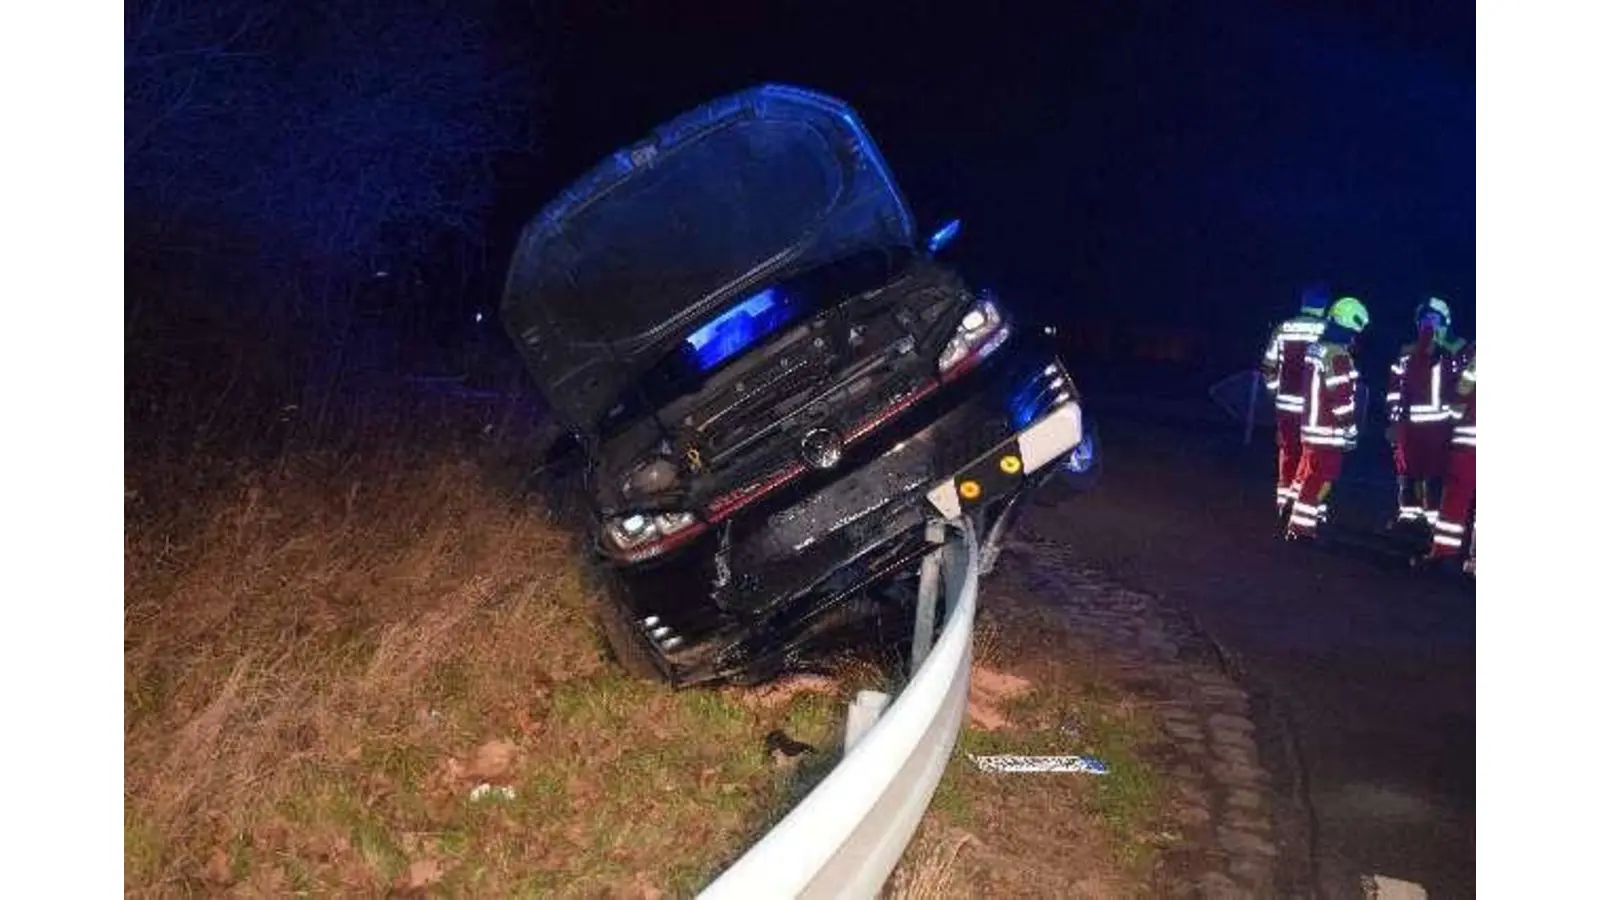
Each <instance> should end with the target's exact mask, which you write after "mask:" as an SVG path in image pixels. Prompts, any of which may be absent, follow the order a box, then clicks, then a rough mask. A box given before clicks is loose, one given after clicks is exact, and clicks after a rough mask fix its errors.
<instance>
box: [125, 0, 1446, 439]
mask: <svg viewBox="0 0 1600 900" xmlns="http://www.w3.org/2000/svg"><path fill="white" fill-rule="evenodd" d="M173 9H174V7H172V6H171V5H170V4H166V5H163V6H155V5H152V4H150V3H136V4H134V5H132V6H130V7H129V9H128V14H127V19H126V22H127V35H128V43H127V49H128V58H127V62H126V74H127V85H128V87H127V96H128V101H127V126H126V128H127V134H128V145H127V163H126V166H127V177H128V198H127V199H128V203H127V219H128V222H127V224H128V248H127V249H128V274H127V278H128V285H127V286H128V313H129V315H128V323H129V324H128V331H127V335H128V350H129V353H128V363H127V365H128V376H129V379H128V380H129V386H130V387H129V397H130V399H129V413H130V415H129V425H130V433H132V432H133V431H135V430H137V428H138V425H139V423H140V422H141V421H152V422H153V421H156V418H155V417H152V416H151V415H149V414H148V413H149V410H148V408H147V406H148V404H143V403H142V402H141V401H140V400H138V399H136V398H138V397H143V396H147V395H151V396H153V395H154V394H158V393H162V392H165V393H168V394H170V393H171V392H173V391H179V392H181V391H183V390H186V389H189V388H188V387H186V386H193V385H197V384H200V383H202V382H206V381H208V379H210V378H212V377H220V375H221V374H222V373H230V377H232V378H233V381H234V382H235V384H237V383H239V382H241V381H243V382H253V383H259V385H260V386H259V389H258V390H257V393H256V394H253V395H251V396H253V397H255V398H256V400H257V401H259V402H260V403H261V404H292V403H295V402H297V400H301V399H304V397H305V396H306V395H307V393H308V392H313V391H315V390H318V389H319V388H325V387H327V386H328V385H330V384H333V383H334V382H339V383H343V384H353V383H355V382H357V381H360V380H361V378H362V377H369V376H372V377H375V376H376V375H377V374H379V373H382V374H384V375H388V376H393V375H397V374H413V375H414V374H418V373H433V374H447V373H458V372H462V371H468V370H473V371H476V370H479V369H481V368H482V367H483V366H485V365H486V364H487V363H486V361H488V360H495V361H497V362H501V363H503V362H504V361H506V360H511V359H512V356H511V351H510V347H509V343H508V342H507V341H506V340H505V339H504V337H503V335H502V334H501V333H500V332H499V329H498V325H497V324H496V323H495V322H494V317H493V308H494V306H495V303H496V300H497V293H498V289H499V284H500V281H501V279H502V278H503V276H504V265H505V259H506V257H507V255H508V253H509V249H510V242H511V240H512V239H513V238H514V236H515V233H516V231H517V229H518V228H519V227H520V225H521V224H522V222H523V221H525V220H526V218H528V217H529V216H530V215H531V214H532V213H533V212H534V211H535V210H536V209H537V207H538V206H539V205H540V204H542V203H543V202H544V201H546V200H547V199H549V198H550V196H551V195H552V194H553V193H554V192H555V191H557V190H559V189H560V188H561V187H562V186H564V185H565V184H566V183H567V182H569V181H570V180H572V179H573V178H575V177H576V176H578V175H579V174H581V173H582V171H583V170H584V169H586V168H587V167H588V166H589V165H591V164H592V163H593V162H595V161H596V160H597V159H598V158H599V157H600V156H601V155H602V154H604V153H607V152H609V151H610V150H612V149H614V148H616V147H618V146H620V145H623V144H626V143H628V142H631V141H633V140H635V139H637V138H638V137H641V136H642V135H643V134H644V133H645V132H647V131H648V130H649V129H650V128H651V127H653V126H654V125H655V124H657V123H658V122H660V121H662V120H665V119H667V118H670V117H671V116H673V115H675V114H676V113H678V112H681V111H684V110H685V109H687V108H689V107H692V106H694V105H696V104H698V103H701V102H703V101H705V100H707V99H710V98H712V97H714V96H717V95H719V94H723V93H727V92H730V91H734V90H738V89H740V88H743V87H747V86H749V85H752V84H756V83H760V82H764V81H782V82H789V83H794V84H799V85H803V86H807V87H811V88H815V89H818V90H821V91H824V92H827V93H831V94H834V95H837V96H839V97H841V98H843V99H845V100H846V101H847V102H849V103H851V104H852V105H854V106H855V107H856V109H857V110H858V111H859V112H860V114H861V115H862V117H863V119H864V120H865V122H866V124H867V127H868V128H869V130H871V131H872V133H873V134H874V136H875V137H876V138H877V140H878V142H879V144H880V146H881V148H882V149H883V151H884V153H885V155H886V156H887V158H888V160H889V162H890V164H891V166H892V167H893V168H894V170H895V173H896V175H897V177H898V179H899V181H900V183H901V186H902V188H903V189H904V190H905V192H906V193H907V195H908V197H909V199H910V202H911V204H912V207H913V209H914V210H916V211H917V213H918V215H919V217H920V218H921V219H922V221H923V226H924V228H925V229H931V227H932V226H934V225H936V224H937V222H938V221H939V220H942V219H943V218H946V217H951V216H959V217H961V218H962V219H963V222H964V226H963V232H962V235H961V236H960V238H959V239H958V241H957V244H956V245H955V247H954V249H953V251H952V257H953V258H954V259H956V260H957V261H958V262H959V263H960V264H961V265H963V266H964V267H965V268H966V269H967V271H968V272H969V273H970V274H971V276H972V277H973V279H974V280H976V281H980V282H982V283H985V284H988V285H992V286H994V287H996V288H998V289H999V290H1000V292H1001V295H1002V297H1004V298H1009V300H1010V301H1011V302H1013V303H1019V304H1027V305H1029V306H1032V307H1034V308H1035V309H1039V310H1043V311H1047V312H1049V313H1050V314H1052V315H1053V316H1054V317H1055V318H1056V319H1057V320H1058V321H1059V322H1060V323H1061V325H1062V328H1063V330H1062V337H1063V341H1064V344H1065V349H1066V350H1067V352H1068V354H1069V362H1071V363H1073V364H1074V365H1075V366H1077V367H1078V369H1079V370H1080V371H1082V372H1085V373H1086V375H1085V376H1084V377H1086V378H1087V379H1088V381H1089V382H1090V384H1089V387H1090V388H1091V389H1100V390H1103V391H1112V392H1118V393H1127V392H1133V393H1138V392H1140V391H1149V392H1162V393H1166V394H1174V393H1179V394H1183V395H1192V396H1200V395H1201V393H1202V392H1203V389H1204V386H1205V385H1206V384H1209V383H1210V381H1212V380H1214V379H1216V378H1218V377H1221V376H1222V375H1225V374H1227V373H1229V372H1233V371H1237V370H1239V369H1242V368H1246V367H1248V366H1250V365H1251V364H1252V363H1253V361H1254V357H1255V355H1256V354H1257V353H1258V352H1259V350H1260V349H1261V344H1262V343H1263V341H1264V339H1265V336H1266V334H1267V330H1268V329H1269V327H1270V325H1271V324H1272V323H1273V322H1275V321H1276V320H1278V319H1281V318H1283V317H1285V316H1286V315H1288V314H1290V313H1292V312H1293V309H1294V306H1295V304H1296V300H1297V297H1298V292H1299V289H1300V287H1301V285H1303V284H1305V283H1306V282H1308V281H1310V280H1313V279H1322V280H1326V281H1329V282H1331V283H1332V284H1333V285H1334V287H1335V290H1336V291H1339V292H1341V293H1346V292H1347V293H1354V294H1356V295H1357V296H1360V297H1361V298H1363V299H1364V300H1365V301H1367V304H1368V306H1369V308H1370V309H1371V311H1372V313H1373V315H1374V317H1375V320H1376V322H1375V326H1374V328H1373V330H1372V332H1371V333H1370V334H1369V335H1368V339H1367V347H1368V357H1367V360H1366V362H1365V363H1364V368H1366V369H1368V374H1369V377H1372V376H1376V375H1378V374H1379V372H1380V367H1381V366H1382V365H1383V363H1384V362H1385V361H1386V360H1387V358H1388V356H1389V355H1390V354H1392V353H1393V351H1394V350H1395V349H1396V348H1397V346H1398V344H1399V343H1400V341H1401V340H1403V339H1404V338H1405V336H1406V330H1407V328H1408V327H1409V319H1410V314H1411V311H1412V309H1413V308H1414V307H1415V306H1416V305H1417V304H1418V303H1419V302H1421V301H1422V300H1423V299H1425V298H1426V297H1427V296H1428V295H1429V294H1436V295H1439V296H1443V297H1446V298H1448V299H1449V300H1450V301H1451V303H1452V305H1453V307H1454V308H1455V310H1456V316H1457V325H1458V331H1460V332H1462V333H1465V334H1467V335H1469V336H1470V335H1471V334H1472V331H1473V327H1472V321H1473V305H1474V298H1473V286H1474V285H1473V270H1474V255H1473V254H1474V219H1473V215H1474V207H1475V202H1474V172H1475V170H1474V154H1473V148H1474V139H1475V137H1474V105H1475V103H1474V81H1473V79H1474V58H1473V34H1474V32H1473V28H1474V20H1473V10H1472V7H1471V6H1470V5H1468V4H1461V3H1446V2H1405V3H1378V2H1370V3H1338V2H1331V0H1330V2H1293V3H1289V2H1280V3H1271V2H1266V0H1239V2H1214V3H1179V2H1170V3H1159V2H1114V3H1113V2H1103V3H1077V4H1051V5H1048V6H1044V5H1039V6H1036V5H1034V4H1027V5H1021V4H1000V5H995V6H989V7H985V6H983V5H980V4H957V3H948V2H929V3H915V4H908V3H873V4H860V3H841V2H826V0H813V2H806V3H771V4H766V3H748V2H744V3H732V2H698V3H643V2H640V3H621V2H585V3H566V4H554V3H548V4H531V5H530V4H512V3H492V2H488V0H468V2H463V3H444V2H439V0H408V2H403V3H384V4H380V3H376V2H372V0H354V2H346V3H343V4H334V5H330V6H329V8H328V9H326V10H322V9H306V8H303V7H302V6H299V5H296V4H292V3H272V2H253V3H250V2H244V0H233V2H231V3H230V2H224V3H221V4H218V5H215V6H213V7H207V8H206V9H204V10H193V9H187V8H180V9H181V11H180V12H179V13H173V12H172V10H173ZM152 35H153V37H152ZM380 273H381V274H380ZM478 311H482V312H484V313H485V314H486V318H485V320H484V321H482V322H476V321H474V318H475V313H476V312H478ZM251 347H263V348H270V349H265V350H262V351H261V352H260V353H257V354H255V355H252V351H251V350H250V349H249V348H251ZM241 372H242V373H244V374H243V375H241V374H240V373H241ZM267 373H272V374H271V377H267ZM215 390H216V388H214V387H208V388H207V389H206V393H207V396H213V395H214V394H215ZM232 390H233V391H235V392H241V391H243V390H244V389H243V388H240V387H235V388H233V389H232ZM171 406H172V404H168V407H169V408H170V407H171ZM163 427H164V428H166V430H167V431H168V432H170V431H171V430H172V428H175V427H178V423H176V422H174V421H167V422H166V424H165V425H164V426H163ZM180 430H181V428H180Z"/></svg>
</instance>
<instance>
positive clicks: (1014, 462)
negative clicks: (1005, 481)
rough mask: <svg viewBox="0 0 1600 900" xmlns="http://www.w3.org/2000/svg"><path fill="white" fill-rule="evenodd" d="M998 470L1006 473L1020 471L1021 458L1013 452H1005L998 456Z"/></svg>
mask: <svg viewBox="0 0 1600 900" xmlns="http://www.w3.org/2000/svg"><path fill="white" fill-rule="evenodd" d="M1000 471H1002V472H1004V473H1006V474H1007V475H1015V474H1017V473H1018V472H1021V471H1022V458H1021V457H1019V456H1016V455H1015V454H1011V453H1007V454H1006V455H1005V456H1002V457H1000Z"/></svg>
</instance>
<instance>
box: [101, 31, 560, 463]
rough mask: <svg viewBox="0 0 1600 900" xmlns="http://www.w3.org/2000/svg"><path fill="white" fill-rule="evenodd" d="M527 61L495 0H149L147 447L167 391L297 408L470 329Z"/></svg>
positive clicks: (141, 56) (143, 79)
mask: <svg viewBox="0 0 1600 900" xmlns="http://www.w3.org/2000/svg"><path fill="white" fill-rule="evenodd" d="M530 57H531V54H530V53H529V52H528V51H527V49H526V47H525V46H519V44H518V43H517V41H516V39H515V35H514V34H513V33H512V32H511V30H508V29H507V28H506V27H505V26H504V21H503V20H502V19H501V18H500V17H499V14H498V12H497V7H496V6H495V4H494V3H492V2H491V0H403V2H399V3H393V2H378V0H347V2H336V3H327V4H321V3H298V2H293V0H220V2H209V3H202V2H198V0H136V2H133V3H130V4H129V5H128V6H127V7H126V12H125V20H124V83H125V106H124V113H125V126H124V175H125V184H126V193H125V198H124V200H125V210H126V212H125V225H126V251H127V271H126V290H127V297H126V306H125V315H126V323H127V325H126V329H127V330H126V337H127V344H126V349H127V350H128V358H127V375H128V393H129V396H128V413H129V429H130V447H131V446H132V443H131V442H132V437H133V436H132V431H133V430H134V429H136V428H137V427H138V425H139V421H138V420H139V419H140V418H141V416H142V415H143V414H144V413H146V412H149V408H162V409H165V410H169V411H170V410H172V409H173V408H174V407H177V406H185V405H187V406H190V407H194V408H195V409H204V408H206V403H211V402H213V400H212V399H211V398H213V397H214V396H215V395H216V393H217V392H218V391H221V390H223V389H226V390H227V391H229V392H231V395H232V397H233V402H234V404H235V405H237V403H238V402H239V401H241V399H242V398H243V397H244V396H245V395H246V394H247V393H248V392H249V391H252V390H253V391H256V392H257V394H259V395H260V397H259V398H258V399H262V400H263V402H268V401H270V402H273V403H278V404H279V405H280V406H299V405H301V404H298V403H297V402H296V400H297V399H298V398H299V397H300V396H301V395H303V394H305V393H306V392H307V391H312V390H316V389H332V387H333V386H334V384H335V383H336V382H340V381H343V382H346V383H348V382H349V381H350V378H351V377H352V375H363V374H371V371H372V370H373V369H376V368H381V367H383V366H389V367H391V368H392V367H394V366H395V365H397V362H396V361H397V360H398V359H400V358H402V357H404V356H405V355H406V354H407V353H408V352H410V351H412V350H417V351H418V352H421V353H424V354H426V353H427V352H429V351H437V350H438V349H439V348H440V347H441V346H444V345H447V344H449V343H450V342H451V341H453V340H457V339H458V338H459V336H458V335H446V334H444V333H442V331H441V327H440V322H439V319H440V316H445V317H448V318H455V317H456V316H457V311H461V312H462V315H461V316H460V317H459V318H460V319H461V320H463V321H465V320H466V316H465V309H466V306H465V304H466V302H467V300H466V298H467V296H468V295H472V294H476V295H478V296H480V297H481V295H483V294H485V293H486V292H487V291H488V290H489V289H491V288H492V285H493V283H494V281H495V280H496V273H494V272H493V271H491V269H492V266H493V264H492V261H491V260H490V259H489V258H488V254H487V247H488V244H489V240H490V237H491V236H490V234H489V223H490V220H491V214H492V212H493V206H494V202H495V198H496V192H497V188H498V187H499V186H498V185H497V175H496V172H497V163H498V162H499V161H500V160H503V159H505V158H508V157H516V156H518V155H523V156H525V155H527V154H529V153H530V152H531V151H532V149H533V147H534V143H535V141H534V138H535V135H534V132H533V128H532V124H531V123H532V121H533V117H534V109H535V104H534V98H535V91H534V88H535V83H534V82H535V79H534V68H533V66H532V65H531V64H530V63H529V59H530ZM186 392H187V393H189V394H199V395H203V396H204V397H205V398H206V400H205V402H204V403H193V402H187V400H188V399H192V398H185V397H183V396H182V395H184V394H185V393H186ZM147 407H148V408H147ZM214 413H215V410H211V411H210V412H206V413H205V414H204V415H203V416H202V417H201V418H202V419H203V420H206V421H209V420H214V419H215V418H216V416H215V414H214ZM149 418H150V420H151V421H156V420H161V421H163V422H164V423H165V424H164V425H163V426H162V427H164V428H167V429H171V428H173V427H181V426H180V425H179V424H177V423H175V422H174V421H169V419H170V417H168V418H166V419H163V417H161V416H158V415H153V416H151V417H149ZM191 418H192V417H191Z"/></svg>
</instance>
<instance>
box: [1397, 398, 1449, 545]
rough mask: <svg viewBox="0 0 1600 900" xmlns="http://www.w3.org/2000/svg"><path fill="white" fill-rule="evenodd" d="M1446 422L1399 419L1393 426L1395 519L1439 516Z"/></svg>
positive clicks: (1445, 462) (1445, 461)
mask: <svg viewBox="0 0 1600 900" xmlns="http://www.w3.org/2000/svg"><path fill="white" fill-rule="evenodd" d="M1450 430H1451V423H1449V422H1402V423H1400V425H1399V426H1398V427H1397V428H1396V429H1395V431H1396V435H1395V437H1396V440H1395V443H1394V471H1395V475H1396V476H1397V477H1396V481H1397V482H1398V484H1397V487H1398V493H1399V496H1398V498H1397V499H1398V502H1397V506H1398V509H1397V511H1396V514H1395V520H1396V521H1397V522H1421V521H1427V522H1430V523H1431V522H1434V521H1436V520H1437V519H1438V516H1439V502H1440V495H1441V494H1442V493H1443V485H1444V477H1445V469H1446V467H1447V466H1448V465H1449V456H1450Z"/></svg>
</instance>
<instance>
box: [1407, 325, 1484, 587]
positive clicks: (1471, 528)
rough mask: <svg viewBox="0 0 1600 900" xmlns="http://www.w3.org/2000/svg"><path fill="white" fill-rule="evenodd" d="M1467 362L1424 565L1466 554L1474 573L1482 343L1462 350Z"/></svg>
mask: <svg viewBox="0 0 1600 900" xmlns="http://www.w3.org/2000/svg"><path fill="white" fill-rule="evenodd" d="M1461 358H1462V359H1463V360H1464V365H1463V367H1462V370H1461V377H1460V378H1459V379H1458V380H1457V383H1456V392H1455V397H1454V398H1453V400H1452V402H1451V403H1450V417H1451V420H1452V426H1453V427H1452V428H1451V432H1450V452H1449V455H1448V458H1447V462H1446V465H1445V475H1444V493H1443V495H1442V496H1441V497H1440V500H1439V518H1438V520H1437V521H1435V522H1434V523H1433V541H1432V543H1431V546H1430V547H1429V548H1428V553H1427V555H1426V556H1424V557H1422V558H1421V559H1420V560H1419V564H1420V565H1424V566H1427V565H1433V564H1437V563H1441V562H1444V561H1446V560H1450V559H1454V558H1456V557H1459V556H1461V555H1462V554H1463V552H1464V553H1465V554H1466V557H1467V559H1466V562H1464V563H1463V564H1462V567H1461V568H1462V571H1464V572H1466V573H1467V574H1468V575H1473V574H1474V571H1473V570H1474V569H1475V567H1476V552H1475V551H1476V547H1475V542H1476V537H1477V525H1476V522H1475V518H1476V516H1475V512H1476V510H1475V509H1474V506H1475V505H1476V503H1477V499H1478V342H1477V341H1473V342H1471V343H1469V344H1467V346H1466V349H1465V350H1463V351H1462V353H1461Z"/></svg>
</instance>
